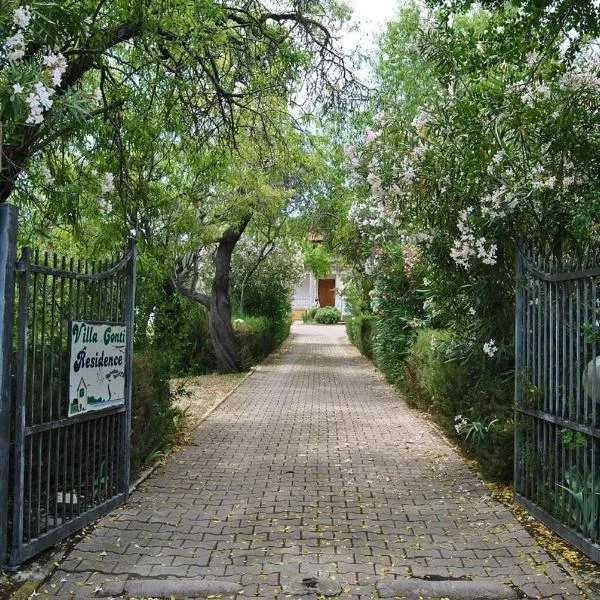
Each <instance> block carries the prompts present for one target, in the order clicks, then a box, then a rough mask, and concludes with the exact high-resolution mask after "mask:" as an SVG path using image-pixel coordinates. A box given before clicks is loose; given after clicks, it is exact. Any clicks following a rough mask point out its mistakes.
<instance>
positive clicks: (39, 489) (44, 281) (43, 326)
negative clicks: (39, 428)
mask: <svg viewBox="0 0 600 600" xmlns="http://www.w3.org/2000/svg"><path fill="white" fill-rule="evenodd" d="M44 266H45V267H48V253H47V252H45V253H44ZM47 297H48V274H47V273H44V274H43V276H42V307H41V323H40V374H39V381H40V387H39V403H40V421H39V422H40V423H43V422H45V420H46V415H45V413H46V402H45V400H46V386H45V384H44V380H45V376H46V312H47V306H46V302H47ZM45 438H46V436H45V435H44V434H43V433H41V434H40V435H39V437H38V447H37V451H38V452H37V515H36V517H37V534H36V537H39V536H40V533H41V522H42V514H41V512H42V496H43V486H42V481H43V479H44V477H43V473H44V470H43V469H42V457H43V453H44V452H43V446H44V439H45Z"/></svg>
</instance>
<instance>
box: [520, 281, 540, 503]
mask: <svg viewBox="0 0 600 600" xmlns="http://www.w3.org/2000/svg"><path fill="white" fill-rule="evenodd" d="M535 297H536V296H535V287H534V283H533V275H532V274H531V273H530V272H529V270H527V302H526V309H527V346H528V349H527V357H528V358H527V379H526V384H527V390H528V394H530V393H531V391H532V388H533V385H534V381H535V326H534V322H533V318H534V316H535V311H534V306H533V303H534V302H535ZM531 397H533V398H535V397H536V396H535V394H531V396H530V395H528V396H527V403H526V407H531ZM522 419H523V435H524V443H525V448H526V449H529V448H530V447H531V433H530V430H529V421H530V419H529V418H528V417H527V416H526V415H523V417H522ZM530 463H531V461H527V460H525V461H524V463H523V480H522V483H521V489H520V493H521V494H523V495H526V493H527V491H526V490H527V486H528V482H529V478H530V477H531V475H530V473H531V464H530Z"/></svg>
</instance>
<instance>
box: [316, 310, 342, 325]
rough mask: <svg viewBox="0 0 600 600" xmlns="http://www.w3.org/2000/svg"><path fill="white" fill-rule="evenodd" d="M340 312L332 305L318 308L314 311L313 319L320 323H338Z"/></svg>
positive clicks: (340, 316)
mask: <svg viewBox="0 0 600 600" xmlns="http://www.w3.org/2000/svg"><path fill="white" fill-rule="evenodd" d="M341 318H342V313H341V312H340V311H339V310H338V309H337V308H334V307H333V306H324V307H323V308H318V309H317V310H316V312H315V321H316V322H317V323H320V324H321V325H334V324H335V323H339V321H340V319H341Z"/></svg>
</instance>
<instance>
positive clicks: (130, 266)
mask: <svg viewBox="0 0 600 600" xmlns="http://www.w3.org/2000/svg"><path fill="white" fill-rule="evenodd" d="M127 246H128V248H127V250H128V254H129V261H128V263H127V291H126V297H125V300H126V305H125V314H124V317H125V325H126V335H127V338H126V342H125V408H126V410H125V426H124V427H123V442H122V453H123V460H122V463H121V464H122V473H121V489H122V491H123V492H124V493H125V501H127V499H128V498H129V468H130V465H129V459H130V445H129V441H130V439H129V438H130V432H131V393H132V389H133V387H132V383H133V382H132V378H133V336H134V326H135V284H136V281H135V272H136V271H135V267H136V258H137V250H136V245H135V240H134V239H133V238H129V243H128V245H127Z"/></svg>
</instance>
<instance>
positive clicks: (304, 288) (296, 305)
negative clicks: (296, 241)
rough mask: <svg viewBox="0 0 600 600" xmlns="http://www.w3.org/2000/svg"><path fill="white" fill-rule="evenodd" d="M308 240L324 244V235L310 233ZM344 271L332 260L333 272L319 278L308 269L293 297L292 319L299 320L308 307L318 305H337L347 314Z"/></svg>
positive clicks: (336, 306)
mask: <svg viewBox="0 0 600 600" xmlns="http://www.w3.org/2000/svg"><path fill="white" fill-rule="evenodd" d="M307 237H308V241H309V242H311V243H312V244H322V243H323V240H324V237H323V236H322V235H320V234H315V233H309V234H308V236H307ZM344 275H345V274H344V272H343V271H342V270H341V269H340V268H339V266H338V265H336V261H335V260H334V261H332V264H331V272H330V273H328V274H327V275H326V276H325V277H323V278H321V279H317V278H316V277H315V276H314V275H313V274H312V273H311V272H310V271H306V272H305V274H304V279H303V280H302V281H301V282H300V283H299V284H298V285H297V286H296V289H295V290H294V297H293V299H292V319H294V320H299V319H301V318H302V313H303V312H304V311H305V310H307V309H308V308H313V307H314V306H316V305H317V301H318V306H335V308H337V309H338V310H339V311H340V312H341V313H342V314H345V312H346V311H345V306H344V298H343V296H342V291H343V289H344Z"/></svg>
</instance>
